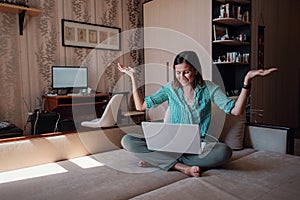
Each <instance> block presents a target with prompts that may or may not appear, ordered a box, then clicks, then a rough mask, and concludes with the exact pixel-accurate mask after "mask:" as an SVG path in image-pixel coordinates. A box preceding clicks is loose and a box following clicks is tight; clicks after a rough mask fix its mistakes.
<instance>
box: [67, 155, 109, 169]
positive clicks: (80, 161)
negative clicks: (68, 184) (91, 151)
mask: <svg viewBox="0 0 300 200" xmlns="http://www.w3.org/2000/svg"><path fill="white" fill-rule="evenodd" d="M69 161H71V162H73V163H74V164H76V165H78V166H79V167H81V168H83V169H86V168H92V167H102V166H104V164H103V163H101V162H99V161H97V160H95V159H93V158H91V157H89V156H83V157H79V158H73V159H70V160H69Z"/></svg>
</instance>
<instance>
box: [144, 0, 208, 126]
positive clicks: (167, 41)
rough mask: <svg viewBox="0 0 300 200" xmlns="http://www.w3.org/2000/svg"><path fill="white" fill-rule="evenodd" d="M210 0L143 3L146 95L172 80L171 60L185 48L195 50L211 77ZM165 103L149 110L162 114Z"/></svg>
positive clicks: (156, 115) (156, 117)
mask: <svg viewBox="0 0 300 200" xmlns="http://www.w3.org/2000/svg"><path fill="white" fill-rule="evenodd" d="M210 11H211V1H210V0H201V1H199V0H187V1H182V0H153V1H151V2H148V3H146V4H144V48H145V50H144V53H145V94H146V96H148V95H151V94H152V93H153V92H155V91H157V90H158V89H159V88H160V87H161V86H162V85H164V84H166V83H167V82H169V81H172V80H173V60H174V58H175V56H176V55H177V54H178V53H179V52H181V51H184V50H193V51H195V52H196V53H197V54H198V56H199V58H200V62H201V65H202V74H203V77H204V78H205V79H209V80H211V73H212V72H211V71H212V70H211V42H210V41H211V30H212V29H211V12H210ZM166 107H167V105H166V104H165V105H162V106H161V107H158V108H157V109H155V110H152V111H149V112H148V114H149V115H148V118H149V117H150V118H151V120H159V119H162V118H163V117H164V113H165V109H166Z"/></svg>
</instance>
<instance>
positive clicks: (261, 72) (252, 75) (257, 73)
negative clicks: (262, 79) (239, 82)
mask: <svg viewBox="0 0 300 200" xmlns="http://www.w3.org/2000/svg"><path fill="white" fill-rule="evenodd" d="M277 70H278V68H270V69H257V70H251V71H249V72H248V73H247V75H246V77H245V83H246V84H249V83H250V82H251V80H252V79H253V78H255V77H256V76H267V75H269V74H271V73H272V72H274V71H277Z"/></svg>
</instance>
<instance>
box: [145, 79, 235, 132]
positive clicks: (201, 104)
mask: <svg viewBox="0 0 300 200" xmlns="http://www.w3.org/2000/svg"><path fill="white" fill-rule="evenodd" d="M165 101H168V104H169V109H170V123H174V124H176V123H177V124H180V123H181V124H199V126H200V133H201V137H204V136H205V134H206V132H207V130H208V127H209V124H210V119H211V102H213V103H214V104H216V105H217V106H218V107H219V108H220V109H221V110H223V111H224V112H225V113H227V114H230V111H231V109H232V108H233V107H234V104H235V100H233V99H230V98H228V97H227V96H226V95H225V94H224V93H223V91H222V90H221V88H220V87H219V86H218V85H216V84H214V83H213V82H211V81H208V80H206V81H204V84H203V85H202V86H200V85H197V87H196V89H195V103H194V104H193V105H191V106H189V105H187V104H186V102H185V100H184V94H183V90H182V88H181V87H178V88H173V82H169V83H168V84H166V85H164V86H162V87H161V88H160V89H159V90H158V91H157V92H155V93H154V94H152V95H151V96H147V97H145V102H146V109H147V110H148V109H151V108H155V107H156V106H158V105H160V104H162V103H163V102H165Z"/></svg>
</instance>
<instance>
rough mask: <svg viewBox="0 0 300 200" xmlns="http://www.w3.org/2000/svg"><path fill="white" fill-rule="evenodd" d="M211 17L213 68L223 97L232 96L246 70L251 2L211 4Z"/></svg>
mask: <svg viewBox="0 0 300 200" xmlns="http://www.w3.org/2000/svg"><path fill="white" fill-rule="evenodd" d="M212 16H213V18H212V26H213V27H212V36H213V37H212V57H213V64H214V65H216V70H218V72H219V73H220V75H221V77H222V80H223V83H224V86H225V92H226V94H227V96H236V95H239V93H240V91H241V88H242V84H243V79H244V76H245V75H246V73H247V72H248V71H249V70H250V52H251V40H250V39H251V31H250V28H251V21H250V18H251V1H249V0H213V1H212ZM213 73H214V72H213ZM216 73H217V72H216ZM213 80H214V77H213Z"/></svg>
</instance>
